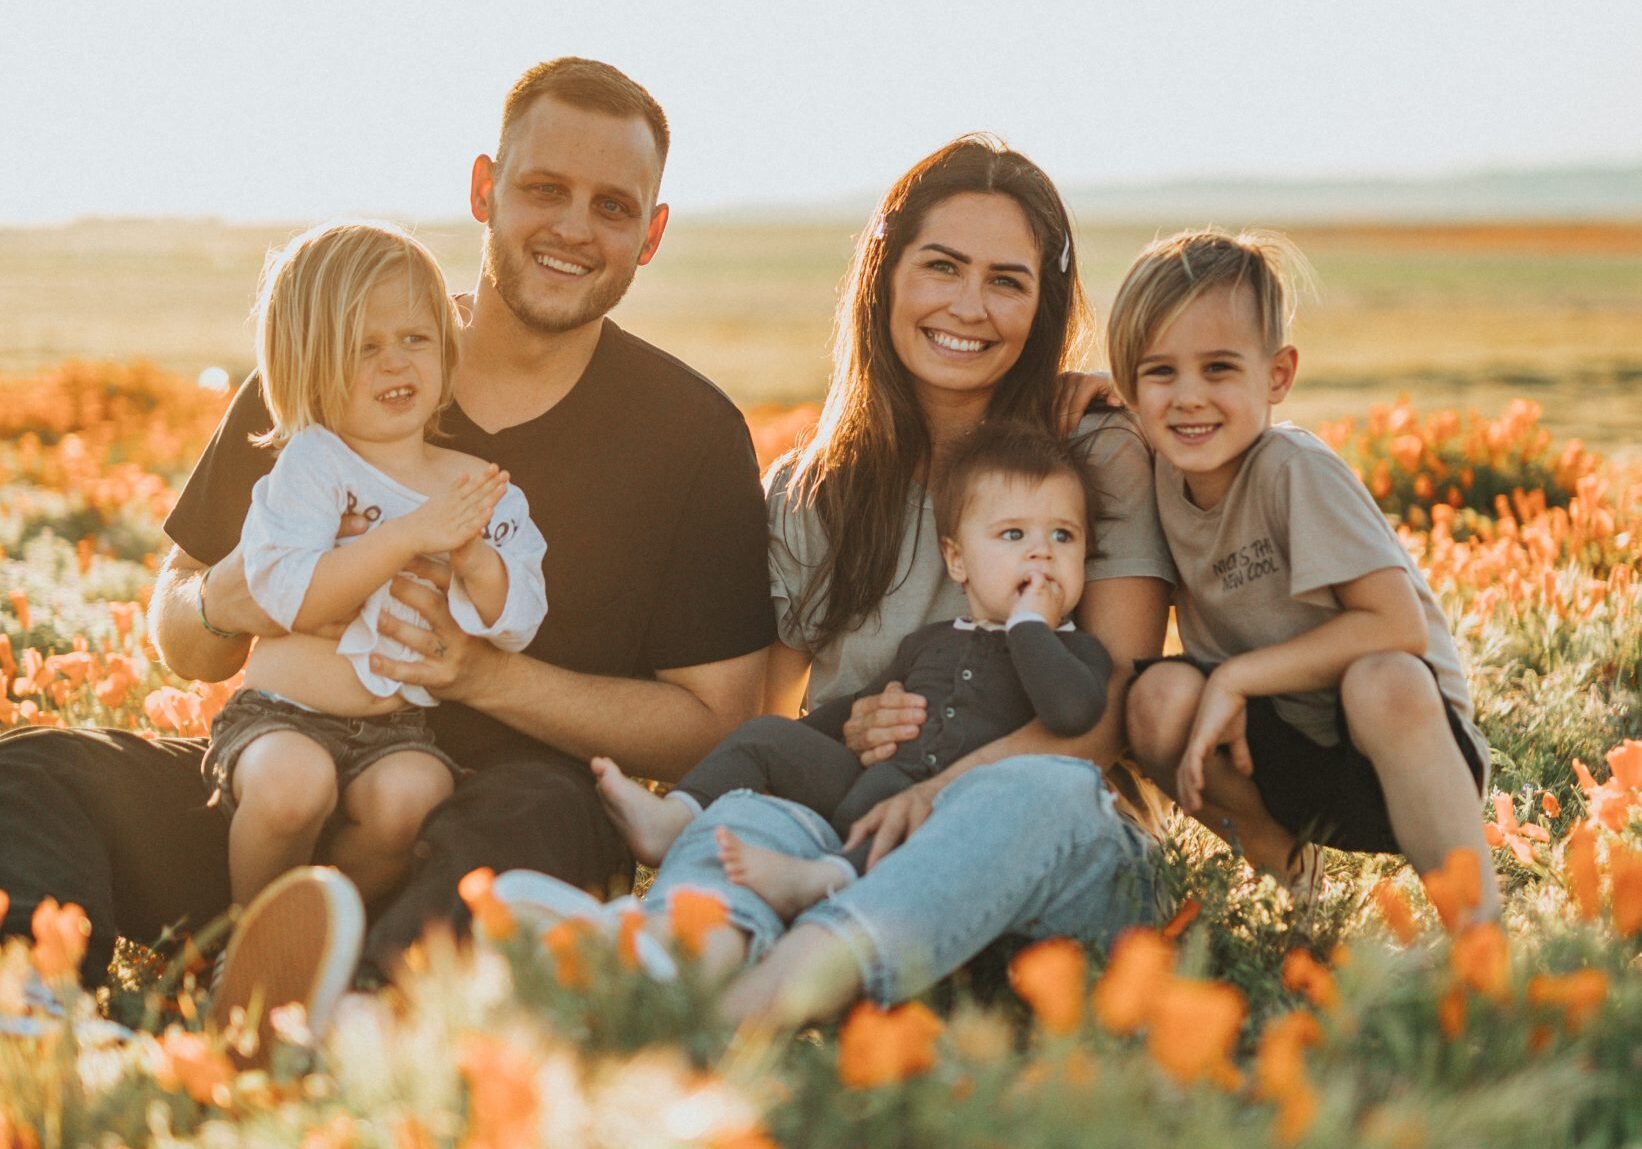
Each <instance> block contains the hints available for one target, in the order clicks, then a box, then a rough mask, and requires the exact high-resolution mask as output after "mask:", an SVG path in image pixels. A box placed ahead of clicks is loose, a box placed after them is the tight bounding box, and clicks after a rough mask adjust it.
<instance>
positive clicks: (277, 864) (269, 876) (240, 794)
mask: <svg viewBox="0 0 1642 1149" xmlns="http://www.w3.org/2000/svg"><path fill="white" fill-rule="evenodd" d="M233 785H234V800H235V803H236V809H235V810H234V821H233V824H232V825H231V826H229V828H228V874H229V881H230V884H231V887H232V889H233V894H234V901H235V902H237V903H239V904H240V905H242V906H243V905H246V904H247V903H249V902H250V900H251V898H252V897H254V896H255V895H256V893H257V891H259V890H261V889H262V887H263V886H266V885H267V884H268V883H269V882H271V881H273V880H274V879H275V878H277V877H279V875H281V874H283V873H284V872H285V871H286V870H289V869H291V868H292V867H293V866H301V865H305V864H306V863H308V862H309V861H311V860H312V859H313V856H314V844H315V843H316V842H317V841H318V840H319V833H320V831H321V830H323V829H324V827H325V819H327V818H329V817H330V816H331V811H332V810H334V809H336V764H335V763H334V762H332V761H331V756H330V755H329V754H327V753H326V752H325V748H324V747H323V746H321V745H320V744H319V743H317V742H315V741H314V740H313V739H312V738H309V737H307V736H306V735H304V734H298V733H297V732H296V731H294V730H276V731H274V732H272V733H270V734H264V735H263V736H262V737H261V738H257V739H255V740H254V741H252V742H251V743H250V745H248V746H246V747H245V749H244V751H242V752H241V754H240V757H239V761H238V762H236V763H235V764H234V783H233Z"/></svg>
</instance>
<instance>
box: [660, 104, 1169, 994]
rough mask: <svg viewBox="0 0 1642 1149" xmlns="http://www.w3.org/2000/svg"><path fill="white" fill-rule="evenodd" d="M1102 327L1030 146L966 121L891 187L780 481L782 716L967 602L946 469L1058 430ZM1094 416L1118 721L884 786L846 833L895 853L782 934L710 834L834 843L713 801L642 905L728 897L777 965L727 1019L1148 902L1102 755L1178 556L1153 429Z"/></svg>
mask: <svg viewBox="0 0 1642 1149" xmlns="http://www.w3.org/2000/svg"><path fill="white" fill-rule="evenodd" d="M1089 319H1090V316H1089V312H1088V308H1087V305H1086V303H1085V301H1084V299H1083V294H1082V290H1081V287H1080V286H1079V282H1078V275H1077V261H1076V253H1075V250H1074V245H1073V242H1072V236H1071V225H1070V220H1069V218H1068V216H1067V213H1066V209H1065V206H1064V205H1063V204H1062V203H1061V201H1060V197H1059V196H1058V194H1057V193H1056V192H1055V189H1054V186H1053V185H1052V184H1051V183H1050V182H1049V180H1048V177H1046V176H1045V175H1044V174H1043V172H1042V171H1041V170H1040V169H1039V168H1038V167H1037V166H1036V165H1034V164H1032V163H1031V162H1030V161H1029V160H1027V159H1026V158H1025V157H1024V156H1021V155H1020V154H1018V153H1015V152H1012V151H1009V150H1007V149H1006V148H1004V147H1003V145H1002V144H1001V143H1000V142H998V141H996V140H994V139H992V138H990V137H985V136H966V137H964V138H962V139H959V140H957V141H955V142H953V143H952V144H949V145H948V146H946V147H944V148H942V149H941V150H940V151H937V152H936V153H934V154H933V155H931V156H929V157H927V158H926V159H924V160H923V161H921V162H920V163H919V164H917V165H916V166H915V167H914V168H913V169H912V170H911V171H909V172H907V174H906V175H904V176H903V177H902V178H901V179H900V180H899V181H897V183H896V184H895V186H894V187H892V188H891V189H890V190H889V192H888V193H887V194H886V195H885V197H884V199H883V201H882V202H881V203H880V205H879V207H878V209H877V211H876V212H875V214H874V216H873V219H872V223H871V226H869V227H868V229H867V230H866V232H865V233H863V235H862V237H861V239H860V241H859V243H858V245H857V249H856V253H855V258H854V261H853V265H852V269H851V273H850V276H849V280H848V283H847V286H846V289H845V291H844V293H843V297H842V299H841V300H840V304H839V320H838V339H837V347H836V351H835V370H834V375H833V380H832V384H831V387H830V389H829V394H828V398H827V402H826V406H825V409H824V411H823V414H822V418H821V424H820V427H819V429H818V431H817V434H816V436H815V438H814V440H813V441H812V442H811V443H809V445H808V446H806V447H803V448H801V449H800V450H798V451H796V452H795V453H793V454H792V455H790V456H789V457H788V458H786V459H785V460H783V461H782V462H781V463H779V464H778V465H777V466H776V467H775V468H774V469H773V471H772V473H771V476H770V478H769V514H770V528H771V550H770V568H771V590H772V595H773V597H774V599H775V605H776V612H777V617H778V620H779V634H780V641H778V642H777V643H776V644H775V646H774V648H773V650H772V656H771V662H770V672H769V678H768V689H767V692H766V708H767V709H768V710H770V711H772V712H776V713H783V714H796V713H797V712H798V710H799V706H800V703H801V701H802V700H803V699H804V698H805V697H806V696H807V697H808V699H809V700H810V702H812V703H819V702H824V701H826V700H827V699H828V698H831V697H836V696H838V695H840V694H843V693H846V692H853V691H855V690H857V689H858V688H859V687H860V686H862V685H864V684H865V683H866V682H868V681H870V680H871V679H872V678H873V677H874V676H875V675H876V674H877V673H879V672H880V671H881V670H882V668H883V667H885V666H886V665H887V664H888V663H889V661H890V658H891V656H892V655H893V654H894V651H895V648H896V645H897V644H898V643H899V641H900V639H901V638H902V637H904V636H905V635H906V634H908V633H910V632H911V631H912V630H914V629H916V628H917V627H920V626H923V625H925V624H926V623H929V622H932V621H937V620H940V619H947V618H952V617H955V616H957V615H960V614H962V613H963V612H964V599H963V595H962V593H961V591H959V589H958V588H957V586H956V585H955V584H953V583H952V582H950V581H949V580H948V579H947V578H946V574H945V569H944V567H943V565H942V563H941V559H940V554H939V548H938V546H937V540H936V536H935V530H934V524H933V517H932V511H931V508H930V504H929V501H928V499H927V498H926V495H925V492H926V489H927V488H928V487H929V485H930V477H931V475H932V474H934V473H937V472H938V471H939V469H940V467H941V462H942V458H943V456H944V454H945V452H946V451H947V450H948V449H949V448H950V447H951V445H952V444H954V443H955V442H957V441H958V440H959V439H961V438H962V437H963V436H964V435H965V434H967V433H968V432H969V431H970V430H972V429H973V428H974V427H975V426H976V425H977V424H978V423H980V421H981V420H983V419H1005V418H1008V419H1017V420H1024V421H1026V422H1028V423H1032V424H1035V425H1038V426H1041V427H1045V428H1052V427H1054V426H1055V423H1056V402H1057V398H1058V396H1059V395H1060V393H1061V391H1060V388H1059V387H1058V386H1057V379H1058V377H1059V375H1060V374H1061V372H1063V371H1065V370H1066V369H1068V368H1070V367H1072V366H1074V365H1075V364H1076V362H1077V359H1078V355H1079V353H1080V351H1081V350H1082V347H1083V344H1084V341H1085V336H1086V334H1087V332H1088V330H1089ZM1080 431H1081V432H1083V433H1085V434H1087V435H1088V442H1089V449H1088V450H1089V458H1090V463H1091V466H1092V468H1093V472H1094V475H1095V480H1096V485H1097V486H1098V487H1099V488H1100V490H1101V492H1102V494H1103V495H1104V496H1105V505H1104V507H1103V514H1104V518H1105V520H1106V521H1105V522H1104V523H1103V524H1102V526H1103V528H1104V529H1103V530H1102V532H1101V533H1100V534H1099V536H1098V537H1097V538H1096V540H1095V543H1096V552H1097V553H1096V554H1095V555H1094V557H1092V558H1091V560H1090V562H1089V564H1088V567H1087V570H1086V575H1085V577H1086V578H1087V579H1088V580H1089V581H1088V585H1087V586H1086V589H1085V592H1084V595H1083V598H1082V601H1081V603H1080V605H1079V607H1078V612H1077V613H1078V624H1079V626H1080V627H1081V628H1083V629H1085V630H1087V631H1089V632H1090V633H1092V634H1094V635H1095V636H1096V637H1097V638H1099V639H1100V640H1101V641H1102V643H1104V644H1105V646H1106V648H1107V649H1108V650H1109V651H1110V652H1111V653H1112V655H1113V659H1114V661H1115V662H1116V663H1117V665H1118V668H1119V672H1118V673H1116V674H1114V676H1113V683H1112V687H1111V694H1110V697H1109V700H1108V705H1107V708H1106V715H1107V717H1106V718H1105V719H1104V720H1103V721H1102V723H1101V724H1100V725H1099V726H1097V727H1096V729H1095V730H1094V731H1093V732H1092V733H1091V734H1089V735H1087V736H1085V737H1083V738H1080V739H1075V740H1060V739H1056V738H1054V737H1053V736H1051V735H1050V734H1049V733H1048V732H1047V731H1046V730H1045V729H1043V728H1042V726H1041V725H1040V724H1038V723H1033V724H1031V725H1029V726H1026V727H1023V728H1022V729H1021V730H1019V731H1017V732H1015V733H1014V734H1012V735H1009V736H1008V737H1005V738H1003V739H1000V740H999V741H997V742H994V743H992V744H991V745H989V746H987V747H985V748H983V749H982V750H981V751H978V752H976V753H975V754H973V755H970V756H969V757H968V758H966V759H963V760H961V761H960V762H959V763H958V764H957V765H955V766H953V767H951V768H949V769H947V770H945V771H943V772H941V773H940V774H938V775H936V776H935V777H933V778H931V779H929V780H928V781H926V782H923V783H920V784H919V785H917V786H915V787H913V788H912V789H911V790H909V791H907V792H905V793H903V794H901V795H898V796H897V797H895V798H892V799H890V800H888V801H886V802H884V803H881V804H880V805H879V806H878V807H876V808H875V809H874V810H873V811H872V812H871V813H869V814H868V815H867V817H866V818H864V819H863V820H862V821H861V822H860V823H857V825H856V828H855V832H854V834H852V841H853V840H858V839H863V838H865V837H866V836H867V835H869V834H873V833H876V835H877V838H876V843H875V846H874V850H873V858H872V861H873V862H874V863H878V862H879V861H880V859H881V864H875V865H874V866H873V868H872V869H871V870H870V871H869V872H868V873H867V874H866V875H865V876H864V877H863V878H862V879H861V880H860V881H858V882H856V883H854V884H852V885H850V886H849V887H848V888H846V889H845V890H843V891H842V892H841V893H839V894H838V895H837V896H835V897H832V898H829V899H827V900H826V901H824V902H822V903H820V904H819V905H817V906H814V907H813V908H811V909H809V910H808V911H806V912H805V913H803V914H802V915H800V916H799V917H798V918H797V920H796V921H795V922H794V923H793V924H792V927H791V930H790V932H788V930H787V927H786V925H785V924H784V923H783V922H782V921H781V919H780V917H779V916H778V915H777V914H776V913H775V912H774V911H773V910H772V909H771V908H770V907H769V906H768V905H765V904H764V903H763V902H762V901H760V900H759V899H758V898H757V897H756V896H755V895H753V894H752V893H751V892H750V891H748V890H746V889H744V888H742V887H739V886H736V885H734V884H732V883H731V882H729V881H728V880H727V879H726V877H725V874H724V871H723V867H722V865H721V864H720V860H719V850H720V843H721V842H728V841H729V840H730V837H731V835H733V836H734V838H735V839H738V840H740V841H741V842H745V843H747V844H749V845H751V846H754V847H763V848H766V849H773V850H777V851H780V852H782V853H786V854H793V855H798V856H803V857H813V856H817V855H819V854H820V853H822V852H825V851H829V850H835V849H837V848H838V846H839V843H838V841H837V838H836V836H835V835H834V834H833V832H832V830H831V829H830V827H828V825H827V823H826V821H825V820H824V819H822V818H821V817H819V816H818V815H816V814H814V813H813V812H811V811H809V810H807V809H805V808H803V807H800V806H797V805H794V804H792V803H788V802H783V801H781V800H779V799H774V798H769V797H765V796H760V795H752V794H740V795H731V796H729V797H727V798H724V799H720V800H719V801H718V802H716V803H714V804H713V805H712V806H711V807H710V808H709V809H708V811H707V812H706V814H705V815H704V816H703V817H701V818H699V819H697V820H696V821H695V822H694V823H692V825H691V826H690V828H689V829H688V830H687V831H686V832H685V834H684V835H683V836H681V837H680V839H679V840H678V842H677V843H676V844H675V845H674V846H673V849H672V851H671V852H670V853H669V854H668V855H667V858H666V861H665V862H664V863H663V865H662V867H661V871H660V874H659V875H658V877H657V880H656V883H655V886H654V887H653V889H652V890H651V892H650V894H649V901H650V902H651V903H652V904H660V903H664V902H665V901H666V899H667V898H668V897H669V896H670V894H671V893H672V891H674V890H676V889H678V888H680V887H682V886H692V887H697V888H707V889H711V890H713V891H714V892H716V893H718V894H719V895H720V896H722V897H723V898H724V900H725V901H726V903H727V904H728V905H729V907H730V915H731V922H732V924H733V925H734V926H735V927H736V929H735V931H721V934H720V937H721V939H723V941H722V945H721V947H720V952H719V954H718V955H717V956H718V958H719V960H739V959H741V958H743V957H745V956H747V955H749V954H750V955H751V956H752V957H754V958H760V959H762V960H761V961H760V962H759V964H757V965H756V966H754V967H752V968H751V969H750V970H748V971H747V972H745V973H743V974H742V975H741V976H740V977H739V978H738V980H737V981H736V982H735V983H734V984H733V985H732V987H731V990H730V993H729V996H728V998H727V1001H726V1005H727V1008H728V1009H729V1011H730V1012H731V1013H732V1014H733V1015H737V1016H742V1017H746V1016H759V1017H763V1018H766V1019H768V1020H772V1021H799V1020H803V1019H805V1018H809V1017H813V1016H817V1015H820V1014H824V1013H827V1012H829V1011H831V1010H833V1009H835V1008H837V1007H838V1006H841V1005H842V1004H844V1003H845V1002H847V1001H848V1000H849V999H851V998H853V997H855V996H856V995H858V994H859V993H860V992H862V991H865V992H867V993H868V994H870V995H871V996H872V997H874V998H876V999H878V1000H880V1001H886V1002H887V1001H896V1000H901V999H903V998H906V997H908V996H911V995H913V994H916V993H918V992H919V991H921V990H922V989H924V988H926V987H927V986H928V985H930V984H931V983H933V982H934V981H936V980H937V979H939V978H940V977H943V976H945V975H946V974H947V973H950V972H951V971H952V970H954V969H956V968H957V967H958V966H959V965H961V964H962V963H963V962H965V961H967V960H968V959H969V958H971V957H973V956H974V955H975V954H976V953H977V952H979V951H980V950H981V949H982V948H983V947H984V946H985V945H986V944H988V943H989V942H991V941H992V940H993V939H994V938H996V937H998V936H999V935H1001V934H1003V933H1011V932H1013V933H1024V934H1029V935H1035V936H1048V935H1052V934H1066V935H1071V936H1075V937H1079V938H1083V939H1086V940H1089V941H1095V942H1105V941H1108V940H1110V938H1111V936H1112V935H1113V934H1115V933H1116V931H1117V930H1118V929H1120V928H1122V927H1123V926H1125V925H1128V924H1131V923H1133V922H1135V921H1140V920H1147V919H1149V918H1150V916H1151V915H1152V913H1153V909H1154V899H1153V896H1152V891H1151V889H1150V882H1149V880H1148V874H1149V867H1148V864H1147V855H1148V853H1149V851H1150V850H1151V849H1152V845H1153V843H1152V841H1151V839H1150V838H1148V836H1147V835H1146V834H1145V833H1144V832H1143V831H1142V830H1141V829H1140V828H1139V827H1138V826H1137V824H1136V821H1135V820H1134V818H1133V817H1132V815H1131V816H1124V815H1121V814H1120V813H1119V810H1118V803H1119V801H1120V800H1119V799H1117V798H1116V797H1115V795H1114V794H1113V792H1112V790H1111V789H1110V788H1109V787H1108V786H1106V785H1103V784H1102V781H1101V776H1100V774H1099V772H1098V771H1096V770H1094V769H1093V768H1091V766H1090V764H1089V760H1093V761H1097V762H1107V763H1110V762H1113V761H1114V760H1115V759H1116V757H1117V754H1118V752H1119V750H1120V749H1121V744H1122V734H1121V715H1122V714H1123V705H1122V693H1123V690H1124V689H1125V687H1126V685H1127V680H1128V677H1129V671H1130V666H1131V664H1132V662H1133V660H1134V659H1136V658H1141V657H1147V656H1151V655H1153V654H1155V653H1157V651H1158V650H1159V649H1160V648H1161V645H1162V639H1163V630H1164V625H1165V618H1166V612H1167V602H1168V580H1169V579H1170V578H1171V577H1172V571H1171V567H1170V564H1169V561H1168V556H1167V552H1166V550H1165V548H1164V543H1163V540H1162V535H1161V532H1160V531H1159V529H1158V526H1157V518H1156V510H1155V506H1154V503H1153V497H1152V485H1151V482H1152V480H1151V465H1150V458H1149V455H1148V454H1147V452H1146V449H1145V447H1144V445H1143V443H1142V441H1141V439H1140V438H1139V436H1138V433H1137V432H1136V431H1135V430H1134V428H1133V426H1132V424H1131V423H1130V422H1129V421H1128V419H1127V418H1126V417H1125V416H1123V415H1121V414H1117V413H1111V412H1106V413H1100V414H1096V415H1092V416H1090V417H1089V418H1087V419H1085V420H1084V422H1083V423H1082V424H1081V426H1080ZM921 720H922V700H921V699H917V698H915V697H914V696H910V695H905V694H899V693H897V692H896V691H895V690H894V689H891V690H890V691H888V692H886V693H885V694H884V695H880V696H879V697H878V698H876V699H869V700H865V701H863V702H861V703H858V704H857V707H856V711H855V715H854V717H853V719H852V721H851V725H850V745H851V748H852V749H854V750H856V752H857V753H858V754H860V755H861V756H862V760H863V763H870V762H872V761H876V760H878V759H879V758H881V757H884V756H887V753H888V751H889V749H891V748H892V746H893V742H894V741H896V740H898V739H904V738H907V737H910V736H911V735H912V734H914V733H915V732H916V727H917V724H918V723H919V722H921ZM983 767H984V768H983ZM1131 793H1132V791H1131ZM926 821H927V824H925V823H926ZM913 831H917V832H916V834H914V833H913ZM903 840H904V841H903ZM897 845H899V848H895V847H896V846H897ZM891 850H893V852H892V853H891V852H890V851H891Z"/></svg>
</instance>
